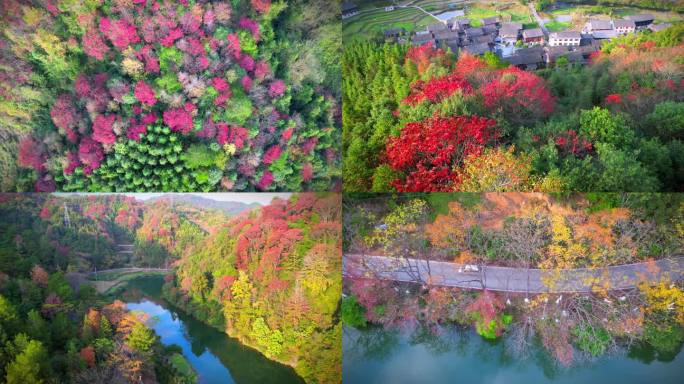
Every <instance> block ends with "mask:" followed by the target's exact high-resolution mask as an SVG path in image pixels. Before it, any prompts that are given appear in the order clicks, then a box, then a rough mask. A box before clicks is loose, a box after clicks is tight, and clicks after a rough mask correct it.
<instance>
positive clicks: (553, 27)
mask: <svg viewBox="0 0 684 384" xmlns="http://www.w3.org/2000/svg"><path fill="white" fill-rule="evenodd" d="M544 25H545V26H546V28H547V29H548V30H549V32H558V31H564V30H566V29H568V28H570V26H571V25H572V23H568V22H563V21H556V20H554V21H550V22H548V23H546V24H544Z"/></svg>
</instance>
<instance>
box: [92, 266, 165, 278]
mask: <svg viewBox="0 0 684 384" xmlns="http://www.w3.org/2000/svg"><path fill="white" fill-rule="evenodd" d="M171 271H173V269H170V268H142V267H128V268H114V269H102V270H100V271H93V272H89V273H88V276H97V275H98V274H100V273H135V272H162V273H163V272H171Z"/></svg>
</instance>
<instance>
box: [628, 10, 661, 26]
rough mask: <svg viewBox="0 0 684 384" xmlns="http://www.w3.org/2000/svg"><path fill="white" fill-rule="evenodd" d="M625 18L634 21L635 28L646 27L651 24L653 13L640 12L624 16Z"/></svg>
mask: <svg viewBox="0 0 684 384" xmlns="http://www.w3.org/2000/svg"><path fill="white" fill-rule="evenodd" d="M625 19H627V20H632V21H634V25H635V26H636V29H646V28H648V26H649V25H651V24H653V20H654V19H653V15H651V14H649V13H642V14H639V15H631V16H625Z"/></svg>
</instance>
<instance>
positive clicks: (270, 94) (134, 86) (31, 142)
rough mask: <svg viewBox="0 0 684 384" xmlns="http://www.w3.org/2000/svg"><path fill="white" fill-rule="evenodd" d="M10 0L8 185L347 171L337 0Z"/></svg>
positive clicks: (4, 108)
mask: <svg viewBox="0 0 684 384" xmlns="http://www.w3.org/2000/svg"><path fill="white" fill-rule="evenodd" d="M3 5H4V6H3V10H2V12H3V21H2V23H1V24H0V28H2V30H3V34H4V36H3V37H5V38H6V39H4V40H5V42H4V44H3V46H2V47H0V49H1V50H2V59H1V60H2V67H1V69H0V72H1V73H2V85H3V87H2V88H3V92H2V94H1V95H0V106H1V108H0V119H1V120H0V121H2V125H3V128H2V134H3V136H4V137H7V138H8V139H9V141H8V142H6V143H4V144H3V148H2V157H1V158H2V164H3V168H5V167H7V168H6V170H4V171H3V172H4V173H3V183H2V189H3V190H37V191H52V190H55V189H58V190H76V191H83V190H92V191H122V190H128V191H142V190H155V191H167V190H172V191H182V190H191V191H200V190H201V191H212V190H296V191H299V190H329V189H331V188H332V186H333V184H335V183H336V181H337V179H338V171H337V167H338V163H339V160H340V157H339V154H338V153H337V150H336V148H335V143H336V142H338V135H339V130H338V128H337V126H338V120H339V112H338V108H339V103H338V101H337V99H338V91H337V89H338V87H339V85H338V84H339V78H340V74H339V72H340V68H339V63H338V60H337V58H336V56H337V54H338V51H339V48H340V36H339V25H338V24H339V23H337V22H336V21H335V17H336V15H335V12H334V10H335V6H336V4H335V3H334V2H324V1H291V2H284V1H275V2H272V1H270V0H252V1H247V0H244V1H207V0H202V1H181V2H175V1H147V0H142V1H138V0H136V1H132V2H131V1H125V0H106V1H105V0H88V1H85V2H78V1H72V0H57V1H46V2H42V1H41V2H28V1H22V0H8V1H5V2H3ZM11 157H15V160H14V161H12V159H11ZM15 163H17V164H15ZM16 165H18V166H19V167H21V169H19V170H18V169H17V167H16Z"/></svg>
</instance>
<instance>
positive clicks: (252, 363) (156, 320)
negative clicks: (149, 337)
mask: <svg viewBox="0 0 684 384" xmlns="http://www.w3.org/2000/svg"><path fill="white" fill-rule="evenodd" d="M162 283H163V281H162V279H161V277H159V278H157V277H145V278H140V279H135V280H132V281H131V283H130V284H129V288H128V291H129V293H130V292H131V291H134V292H136V293H137V294H134V295H130V294H129V295H126V297H129V299H128V300H125V301H126V304H127V306H128V308H129V309H131V310H137V311H142V312H145V313H147V314H148V315H150V317H151V318H152V319H153V320H152V321H151V323H150V326H151V327H152V328H153V329H154V331H155V332H156V333H157V335H159V336H160V338H161V342H162V344H164V345H170V344H176V345H178V346H180V347H181V349H182V350H183V356H184V357H185V358H186V359H187V360H188V362H189V363H190V364H191V365H192V367H193V368H194V369H195V372H197V375H198V376H199V383H200V384H230V383H238V384H243V383H287V384H289V383H297V384H301V383H303V381H302V379H301V378H300V377H299V376H298V375H297V374H296V373H295V372H294V370H293V369H292V368H291V367H288V366H285V365H283V364H280V363H277V362H275V361H272V360H269V359H267V358H266V357H265V356H263V355H262V354H261V353H259V352H258V351H256V350H255V349H252V348H250V347H247V346H244V345H242V344H240V342H238V341H237V340H236V339H233V338H231V337H228V336H227V335H226V334H224V333H222V332H220V331H218V330H216V329H214V328H212V327H209V326H208V325H205V324H204V323H202V322H200V321H198V320H196V319H194V318H192V317H190V316H188V315H186V314H184V313H182V312H179V311H178V310H177V309H175V308H174V307H172V306H171V305H170V304H169V303H167V302H166V301H165V300H163V299H162V298H161V286H162ZM131 296H133V297H136V298H135V299H134V300H131V299H130V297H131Z"/></svg>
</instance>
